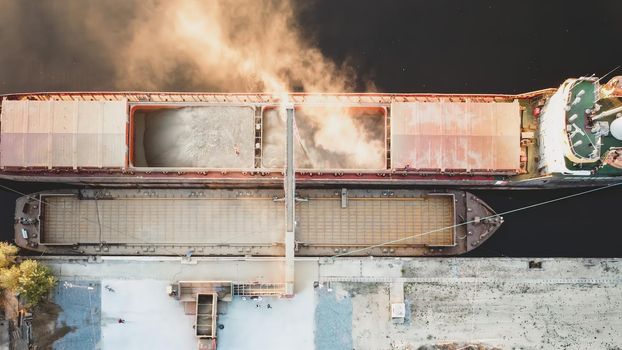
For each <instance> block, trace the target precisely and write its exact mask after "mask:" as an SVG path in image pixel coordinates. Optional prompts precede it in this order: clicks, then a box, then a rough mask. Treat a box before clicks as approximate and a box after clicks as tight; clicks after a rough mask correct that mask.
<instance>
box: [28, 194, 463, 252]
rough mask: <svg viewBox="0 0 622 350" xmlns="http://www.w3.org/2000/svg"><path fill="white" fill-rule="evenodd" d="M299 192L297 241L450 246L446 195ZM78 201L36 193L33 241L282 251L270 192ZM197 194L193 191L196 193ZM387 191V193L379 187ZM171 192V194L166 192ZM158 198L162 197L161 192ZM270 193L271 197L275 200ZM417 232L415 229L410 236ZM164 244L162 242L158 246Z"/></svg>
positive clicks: (281, 211)
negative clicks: (37, 230)
mask: <svg viewBox="0 0 622 350" xmlns="http://www.w3.org/2000/svg"><path fill="white" fill-rule="evenodd" d="M348 192H349V193H348V197H347V199H344V201H345V202H344V201H342V196H341V193H340V192H339V191H338V192H335V193H334V192H333V191H325V190H312V191H305V192H301V193H299V198H300V199H301V201H300V202H299V203H298V206H297V208H296V212H297V241H298V242H299V244H301V245H304V246H329V247H341V246H344V247H345V246H347V247H356V246H366V245H373V244H378V243H381V242H385V241H390V240H396V239H402V238H405V237H411V236H416V237H414V238H411V239H408V240H405V241H402V242H400V243H399V244H396V246H403V245H431V246H452V245H453V244H454V230H453V229H445V230H439V231H437V232H434V233H432V234H428V235H421V234H423V233H425V232H428V231H431V230H437V229H441V228H444V227H451V226H452V225H453V223H454V220H455V217H454V210H455V208H454V199H453V196H452V195H437V196H419V195H417V194H415V195H411V196H402V195H397V196H396V195H395V193H394V192H391V193H392V196H391V197H389V196H388V195H387V196H383V195H382V191H348ZM143 193H147V195H146V197H145V195H144V194H142V193H141V194H140V195H138V196H131V195H128V196H127V197H123V195H121V196H119V197H116V198H114V199H94V198H92V199H87V198H84V199H80V198H79V197H78V196H77V195H71V194H52V195H44V196H42V198H41V199H42V201H44V202H45V203H47V205H46V206H44V208H43V211H42V217H41V225H42V228H41V238H40V243H41V244H45V245H48V246H53V245H73V244H107V245H118V244H130V245H158V246H169V245H172V246H188V248H189V249H192V248H193V247H197V246H201V247H207V246H235V247H239V248H242V247H246V246H252V247H253V249H254V250H256V249H259V250H264V251H265V252H269V251H273V250H281V249H282V248H281V247H280V246H281V245H282V242H283V241H284V233H285V227H284V222H285V206H284V203H283V202H282V201H280V200H279V199H278V192H276V191H269V190H266V191H219V190H217V191H204V192H200V193H203V194H205V195H198V194H196V195H195V197H193V198H188V197H185V198H184V197H179V196H177V197H175V196H172V195H171V193H174V192H170V193H165V194H161V193H160V197H157V198H156V197H150V192H149V191H146V192H143ZM195 193H199V192H195ZM385 193H387V194H388V192H385ZM169 195H171V196H169ZM163 196H164V197H163ZM275 198H276V199H275ZM417 235H420V236H418V237H417ZM163 249H164V248H163Z"/></svg>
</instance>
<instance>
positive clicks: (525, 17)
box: [0, 0, 622, 257]
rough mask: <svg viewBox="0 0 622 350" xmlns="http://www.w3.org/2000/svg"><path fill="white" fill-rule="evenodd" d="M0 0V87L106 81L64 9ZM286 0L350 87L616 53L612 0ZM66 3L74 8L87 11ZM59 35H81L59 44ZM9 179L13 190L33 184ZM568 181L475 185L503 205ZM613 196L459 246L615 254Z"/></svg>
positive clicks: (30, 0) (531, 70)
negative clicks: (353, 78) (351, 79)
mask: <svg viewBox="0 0 622 350" xmlns="http://www.w3.org/2000/svg"><path fill="white" fill-rule="evenodd" d="M0 2H1V3H12V4H20V12H19V13H18V15H11V16H12V17H11V18H5V20H4V21H2V23H0V29H6V30H0V44H1V47H2V53H1V54H0V92H1V93H9V92H15V91H21V90H25V91H40V90H61V91H62V90H66V91H71V90H106V89H110V88H111V87H112V86H114V84H113V81H112V80H111V79H113V78H111V77H112V76H113V74H112V73H111V72H112V65H111V62H108V61H106V57H107V56H106V55H102V54H101V53H102V52H104V51H105V50H108V49H109V48H108V47H102V46H101V45H98V42H97V39H96V37H91V36H88V35H84V34H83V33H81V32H79V31H76V32H70V33H69V32H67V30H68V29H67V26H65V25H64V24H65V23H72V21H71V20H67V19H66V18H64V17H62V16H58V18H52V16H53V13H57V14H58V13H64V12H63V11H51V10H50V8H46V7H45V6H42V3H41V2H40V1H36V0H15V1H10V0H0ZM67 3H68V4H72V6H73V7H75V6H76V5H77V6H80V4H87V3H88V4H90V5H93V4H91V2H85V1H81V0H71V1H70V0H67ZM117 3H118V4H119V6H115V9H118V11H115V16H114V23H116V24H120V23H121V24H122V23H125V22H128V21H130V20H131V16H132V9H133V8H134V7H136V5H138V4H141V3H142V2H141V1H117ZM295 3H297V4H298V5H299V8H300V9H299V10H298V18H297V19H298V21H299V23H298V24H299V25H300V27H301V28H302V30H303V34H304V36H305V37H307V38H311V40H312V41H313V42H314V43H315V44H316V45H317V46H318V47H319V48H320V49H321V50H322V52H323V53H324V54H325V55H326V56H327V57H329V58H330V59H332V60H334V61H335V62H336V63H337V64H342V63H344V62H345V63H348V64H349V65H350V66H351V67H352V68H353V69H355V70H356V71H357V73H358V76H359V80H360V81H359V83H360V86H358V87H357V89H358V90H361V89H363V87H364V86H365V85H366V84H365V83H366V82H370V81H371V82H373V83H374V84H375V86H376V89H377V90H378V91H385V92H456V93H459V92H464V93H518V92H525V91H532V90H538V89H541V88H548V87H556V86H558V85H559V84H560V83H562V82H563V81H564V79H566V78H568V77H577V76H581V75H591V74H593V73H595V74H596V75H597V76H600V75H603V74H605V73H606V72H608V71H609V70H611V69H612V68H614V67H616V66H618V65H620V64H622V61H621V57H622V45H619V41H620V33H621V32H620V29H619V27H620V14H621V13H622V1H619V0H612V1H597V2H596V1H594V2H580V3H579V2H573V1H565V0H551V1H541V0H525V1H504V2H500V1H483V0H474V1H455V0H438V1H425V2H424V1H412V0H408V1H386V2H383V1H377V0H344V1H333V0H315V1H312V2H309V1H295ZM48 5H49V4H48ZM121 5H122V6H121ZM50 6H52V5H50ZM85 6H86V5H85ZM48 7H49V6H48ZM59 9H61V10H62V7H59ZM85 10H86V8H85ZM75 12H76V13H77V14H78V15H79V16H82V13H83V12H84V13H86V11H75ZM6 13H9V12H6ZM2 26H5V27H2ZM112 27H114V32H115V33H117V34H118V38H119V40H123V38H127V40H129V38H131V35H129V34H130V33H125V32H124V30H125V29H124V28H126V27H125V26H123V25H114V26H112ZM15 28H17V29H15ZM9 29H10V30H9ZM109 29H110V28H106V31H108V30H109ZM67 38H70V41H71V42H77V43H83V44H80V45H68V44H67ZM120 44H121V43H120ZM185 71H191V70H190V69H184V67H179V72H185ZM617 74H622V71H621V70H618V71H617ZM178 76H179V77H180V78H177V77H178ZM183 77H184V74H180V75H171V76H170V79H168V80H167V82H166V86H162V87H161V89H162V90H175V91H185V90H188V89H191V90H205V89H207V88H208V87H209V86H211V84H210V82H209V81H207V80H206V81H205V84H203V85H201V83H197V82H195V84H194V85H188V84H187V82H188V81H187V79H186V80H184V79H182V78H183ZM11 186H14V187H15V188H17V189H18V190H20V191H23V192H33V191H35V190H38V189H40V188H41V187H42V186H40V185H29V184H12V185H11ZM43 187H46V188H50V187H58V186H43ZM576 191H577V190H575V191H574V192H576ZM572 192H573V191H571V190H563V191H558V190H553V191H551V190H546V191H478V192H477V194H478V195H479V196H480V197H481V198H482V199H484V200H485V201H486V202H487V203H489V204H490V205H491V206H492V207H493V208H494V209H495V210H497V211H498V212H503V211H506V210H510V209H514V208H517V207H521V206H524V205H529V204H532V203H536V202H540V201H544V200H548V199H552V198H555V197H559V196H564V195H567V194H569V193H572ZM16 197H17V195H16V194H13V193H9V192H6V191H0V235H2V237H3V238H9V237H11V236H12V227H11V225H12V220H13V203H14V200H15V198H16ZM621 199H622V188H615V189H609V190H606V191H601V192H597V193H591V194H588V195H585V196H583V197H578V198H572V199H569V200H566V201H562V202H558V203H554V204H550V205H546V206H542V207H538V208H534V209H530V210H526V211H523V212H519V213H515V214H511V215H507V216H506V221H505V224H504V225H503V227H502V228H501V229H500V230H499V231H497V233H496V234H495V235H493V237H491V238H490V239H489V240H488V241H487V242H486V243H485V244H484V245H482V246H481V247H480V248H478V249H477V250H475V251H474V252H472V253H471V254H470V255H471V256H534V257H544V256H576V257H613V256H617V257H620V256H622V248H620V247H621V243H622V238H621V236H622V230H621V229H620V222H621V220H620V218H621V217H622V214H621V212H620V201H621Z"/></svg>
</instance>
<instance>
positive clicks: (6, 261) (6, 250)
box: [0, 242, 19, 269]
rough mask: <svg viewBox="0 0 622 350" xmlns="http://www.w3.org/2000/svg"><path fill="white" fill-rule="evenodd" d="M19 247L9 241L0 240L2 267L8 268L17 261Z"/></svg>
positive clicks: (0, 264) (0, 265)
mask: <svg viewBox="0 0 622 350" xmlns="http://www.w3.org/2000/svg"><path fill="white" fill-rule="evenodd" d="M18 251H19V248H17V247H16V246H14V245H13V244H10V243H7V242H0V268H1V269H3V268H6V267H9V266H11V265H12V264H13V263H15V256H17V252H18Z"/></svg>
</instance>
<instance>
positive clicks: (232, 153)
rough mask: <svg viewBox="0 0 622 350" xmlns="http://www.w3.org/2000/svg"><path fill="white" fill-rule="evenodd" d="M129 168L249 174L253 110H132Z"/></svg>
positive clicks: (253, 122) (245, 108) (253, 121)
mask: <svg viewBox="0 0 622 350" xmlns="http://www.w3.org/2000/svg"><path fill="white" fill-rule="evenodd" d="M130 119H131V134H132V139H131V142H130V144H131V154H132V158H131V164H132V165H133V166H134V167H139V168H141V167H144V168H212V169H214V168H216V169H219V168H230V169H251V168H253V166H254V159H255V142H254V139H255V109H254V108H251V107H229V106H227V107H217V106H209V107H208V106H195V107H183V108H170V107H168V108H167V107H164V108H163V107H140V108H138V107H136V108H132V112H131V118H130Z"/></svg>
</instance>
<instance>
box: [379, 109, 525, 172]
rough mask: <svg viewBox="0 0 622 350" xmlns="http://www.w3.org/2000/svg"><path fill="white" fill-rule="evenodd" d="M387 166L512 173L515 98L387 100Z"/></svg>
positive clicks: (516, 146) (516, 156)
mask: <svg viewBox="0 0 622 350" xmlns="http://www.w3.org/2000/svg"><path fill="white" fill-rule="evenodd" d="M391 130H393V134H392V140H391V145H392V150H391V152H392V153H391V163H392V164H391V167H392V168H393V169H405V168H408V169H415V170H416V169H438V170H440V171H452V170H454V169H461V170H464V171H482V170H483V171H489V172H492V173H494V172H504V173H507V172H518V169H520V106H519V104H518V102H516V101H515V102H512V103H507V102H493V103H490V102H396V103H393V104H391Z"/></svg>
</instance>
